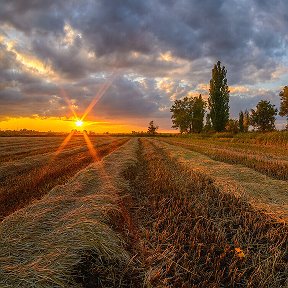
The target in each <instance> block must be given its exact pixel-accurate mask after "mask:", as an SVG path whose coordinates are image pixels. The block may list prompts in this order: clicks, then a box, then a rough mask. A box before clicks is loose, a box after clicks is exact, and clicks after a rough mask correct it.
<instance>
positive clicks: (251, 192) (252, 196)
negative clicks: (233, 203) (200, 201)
mask: <svg viewBox="0 0 288 288" xmlns="http://www.w3.org/2000/svg"><path fill="white" fill-rule="evenodd" d="M154 143H156V144H157V142H156V141H155V142H154ZM159 145H160V146H161V148H162V149H163V150H165V152H166V153H167V154H168V155H169V157H171V158H172V159H173V161H176V162H178V163H180V164H181V165H183V166H184V168H186V169H187V168H188V169H190V170H193V171H197V172H200V173H203V174H205V175H207V176H209V177H210V178H211V179H213V181H214V183H215V185H217V186H218V187H219V188H220V189H221V190H222V191H223V192H226V193H232V194H234V195H236V196H241V197H243V198H246V201H248V202H250V203H251V204H253V205H254V206H257V207H258V209H264V210H265V211H266V213H271V215H273V216H275V217H277V218H279V220H280V219H283V220H285V221H287V220H288V184H287V182H286V181H282V180H276V179H272V178H270V177H267V176H265V175H263V174H261V173H259V172H257V171H255V170H253V169H250V168H247V167H245V166H242V165H232V164H228V163H223V162H220V161H215V160H213V159H211V158H210V157H207V156H206V155H203V154H200V153H197V152H194V151H191V150H187V149H184V148H181V147H179V146H178V147H177V146H174V145H169V144H167V143H163V142H162V141H161V144H159Z"/></svg>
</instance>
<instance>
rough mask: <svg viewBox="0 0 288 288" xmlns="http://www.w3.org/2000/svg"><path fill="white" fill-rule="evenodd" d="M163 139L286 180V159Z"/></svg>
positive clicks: (287, 165) (216, 158) (219, 159)
mask: <svg viewBox="0 0 288 288" xmlns="http://www.w3.org/2000/svg"><path fill="white" fill-rule="evenodd" d="M164 141H165V142H167V143H170V144H173V145H178V146H181V147H185V148H187V149H191V150H193V151H196V152H199V153H202V154H204V155H207V156H209V157H210V158H211V159H213V160H217V161H223V162H226V163H231V164H242V165H245V166H247V167H249V168H252V169H254V170H256V171H258V172H260V173H262V174H265V175H267V176H269V177H272V178H274V179H279V180H288V161H285V160H271V159H267V158H266V157H265V155H264V156H263V155H262V156H259V155H253V154H250V155H249V154H247V153H246V151H243V152H242V153H241V152H236V151H233V149H221V148H213V147H207V146H206V145H205V144H204V143H202V144H194V143H183V142H178V141H174V140H164Z"/></svg>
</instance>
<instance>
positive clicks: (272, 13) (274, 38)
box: [0, 0, 288, 117]
mask: <svg viewBox="0 0 288 288" xmlns="http://www.w3.org/2000/svg"><path fill="white" fill-rule="evenodd" d="M287 11H288V1H286V0H275V1H268V0H263V1H262V0H261V1H260V0H252V1H248V0H242V1H239V0H219V1H215V0H204V1H198V0H180V1H166V0H165V1H164V0H146V1H134V0H125V1H114V0H88V1H76V0H74V1H73V0H71V1H56V0H53V1H46V0H45V1H44V0H39V1H34V0H27V1H8V0H3V1H1V3H0V25H1V24H2V26H3V27H4V28H3V27H2V32H3V29H4V30H5V29H6V28H7V27H9V29H10V32H9V33H8V32H7V33H6V34H5V37H8V38H9V37H12V38H13V35H14V37H16V38H17V37H20V36H18V35H17V36H15V35H16V34H15V33H16V32H17V33H22V34H23V35H22V34H21V37H22V38H21V39H18V40H19V43H18V42H17V43H15V47H16V48H17V49H18V51H20V52H23V53H25V51H26V52H27V53H28V54H32V55H35V56H36V57H37V58H39V59H40V60H41V61H43V63H46V64H47V65H50V66H51V68H52V69H53V71H54V72H55V74H57V75H58V78H59V79H57V80H55V79H54V80H52V83H51V82H47V81H46V80H47V79H45V77H44V76H43V75H41V76H39V77H38V78H39V79H38V78H37V76H35V75H34V74H33V75H32V74H31V73H29V71H28V72H27V71H25V69H23V67H22V66H21V63H19V59H17V57H16V54H15V53H14V52H13V51H8V49H7V47H5V45H4V44H3V43H1V42H0V53H1V54H0V56H1V61H0V66H1V70H0V77H1V86H0V89H2V90H1V93H2V94H0V95H2V96H1V97H2V98H1V99H2V100H1V101H2V102H1V103H2V105H4V104H5V101H7V102H6V103H8V102H9V101H12V102H13V101H14V102H15V104H16V103H20V104H21V105H24V101H23V102H21V101H22V99H25V98H27V99H28V100H27V103H32V104H31V105H34V106H33V107H34V108H35V110H37V111H38V112H39V111H40V112H41V111H44V112H42V113H48V112H47V109H46V110H45V107H44V106H43V107H42V106H41V105H42V103H44V104H43V105H50V104H49V103H50V102H51V101H52V103H54V104H53V105H54V108H53V109H54V110H53V109H52V110H53V111H56V112H55V113H56V114H57V113H60V112H61V111H62V110H61V109H60V108H61V106H63V105H64V104H63V103H64V102H63V100H62V99H61V98H53V97H55V95H56V96H57V97H60V96H59V95H60V94H59V91H60V88H61V87H62V88H63V87H64V88H65V89H66V90H67V93H68V94H69V95H70V96H71V98H73V99H75V101H76V102H77V104H78V105H79V109H84V106H85V105H87V104H89V101H91V99H92V98H93V96H94V95H95V91H96V90H97V88H99V85H100V84H101V82H103V79H101V78H93V77H91V75H97V74H101V73H104V74H107V73H108V74H109V73H110V72H111V71H114V70H115V68H116V70H117V73H120V74H122V75H124V74H126V75H127V74H129V75H130V74H131V75H134V76H133V77H134V80H135V79H136V78H137V77H138V76H143V79H145V80H143V81H144V82H145V81H146V83H144V82H143V81H142V82H141V83H140V82H137V81H132V80H133V79H132V78H133V77H132V76H131V79H132V80H131V79H130V80H129V79H127V78H125V77H120V78H118V79H117V80H116V81H114V83H113V84H112V86H111V87H110V89H109V90H108V91H107V94H106V95H105V97H103V99H101V100H100V101H99V103H98V105H97V106H96V107H95V113H100V114H101V113H102V114H103V115H104V114H105V115H108V116H109V117H113V115H115V116H117V117H125V116H129V117H130V116H131V117H132V116H135V115H138V116H141V117H142V116H143V117H144V116H147V117H150V115H151V116H153V115H158V116H159V115H167V112H166V111H167V109H166V110H165V109H162V111H164V112H162V114H161V111H160V110H161V108H163V107H164V108H165V107H166V108H167V107H168V106H169V104H170V100H169V97H174V98H179V97H183V96H184V95H185V94H188V93H190V92H191V90H193V89H195V87H196V86H197V84H199V83H208V82H209V80H210V77H211V69H212V67H213V64H214V63H215V62H216V61H217V60H221V62H222V63H223V64H224V65H225V66H226V68H227V69H228V83H229V85H247V84H251V85H253V84H254V83H257V82H261V81H266V80H269V79H271V77H272V75H273V73H275V71H277V69H279V65H280V64H281V63H282V62H283V59H284V60H285V57H286V60H287V43H288V30H287V27H288V16H287ZM5 25H6V26H5ZM67 25H68V26H69V27H71V29H72V32H73V33H74V34H73V33H72V32H71V31H70V32H71V33H72V34H73V35H72V36H71V35H68V34H69V33H68V32H69V31H68V30H69V29H70V28H69V29H68V30H67V29H66V30H65V27H66V28H67ZM5 27H6V28H5ZM11 27H12V28H13V29H14V30H15V31H16V32H15V31H13V30H11V29H12V28H11ZM7 29H8V28H7ZM67 31H68V32H67ZM3 33H4V32H3ZM3 33H2V34H3ZM7 35H8V36H7ZM19 35H20V34H19ZM65 37H66V38H67V37H68V38H69V37H70V38H69V39H68V40H65ZM71 37H72V38H71ZM63 39H64V40H65V41H66V42H65V41H64V40H63ZM20 40H21V41H20ZM16 48H15V49H16ZM168 51H170V52H171V55H170V56H171V57H170V56H169V55H168V54H167V55H168V56H169V57H168V56H167V55H166V56H165V55H164V56H165V57H166V58H165V57H163V59H162V58H161V57H162V56H161V55H162V54H163V53H167V52H168ZM161 53H162V54H161ZM170 58H171V59H170ZM15 71H16V72H15ZM157 77H169V78H170V79H171V81H172V82H173V83H170V84H171V85H170V86H171V87H170V90H169V91H168V90H167V89H166V90H165V89H164V88H163V89H162V90H161V89H160V88H159V87H158V86H157V83H156V82H157V81H156V80H155V79H154V78H157ZM182 79H185V80H186V81H189V84H187V85H186V86H183V85H182V84H181V80H182ZM53 81H54V82H53ZM59 83H61V85H60V84H59ZM181 85H182V86H181ZM60 86H61V87H60ZM11 89H12V90H11ZM15 89H16V90H15ZM15 91H16V92H15ZM13 93H14V94H13ZM9 95H10V96H9ZM13 95H14V96H13ZM273 95H274V94H273ZM247 96H249V95H247ZM250 96H255V95H250ZM262 96H263V95H262V94H261V97H262ZM276 96H277V95H276ZM276 96H275V95H274V96H273V97H276ZM9 97H10V98H11V99H10V98H9ZM15 97H16V98H15ZM17 97H20V98H17ZM21 97H22V98H21ZM37 97H38V98H39V99H41V100H39V102H37ZM49 97H50V98H49ZM235 97H236V96H235ZM257 97H258V96H257ZM257 97H256V96H255V97H254V98H253V97H252V98H253V99H252V98H251V99H250V100H249V97H247V99H248V100H247V101H248V102H249V101H250V102H249V103H248V102H247V101H246V98H245V97H244V98H243V97H238V98H237V99H236V98H231V107H232V108H231V109H232V110H233V111H232V114H233V115H234V114H235V113H236V110H235V111H234V108H233V107H234V106H235V107H236V106H237V107H240V106H241V105H242V106H243V108H244V106H245V105H246V106H249V107H250V106H251V105H252V104H253V105H254V102H255V101H256V99H257V100H258V98H257ZM259 97H260V96H259ZM8 98H9V99H10V100H9V101H8ZM5 99H6V100H5ZM17 99H18V100H17ZM33 99H34V100H33ZM43 99H44V100H43ZM259 99H260V98H259ZM42 100H43V102H42ZM254 100H255V101H254ZM29 101H30V102H29ZM49 101H50V102H49ZM237 101H239V102H237ZM253 101H254V102H253ZM12 102H11V103H12ZM14 102H13V103H14ZM11 103H10V104H11ZM240 103H242V104H241V105H240ZM250 104H251V105H250ZM37 105H38V106H37ZM51 105H52V104H51ZM18 106H19V105H18ZM24 106H25V105H24ZM24 106H23V107H24ZM26 106H27V105H26ZM26 106H25V107H26ZM36 106H37V107H36ZM82 106H83V107H82ZM242 106H241V107H242ZM34 108H33V109H34ZM18 109H20V110H21V107H18ZM25 109H26V108H25ZM97 109H98V110H97ZM159 109H160V110H159ZM52 110H51V109H50V112H49V113H52V112H51V111H52ZM2 111H3V110H2ZM25 111H26V110H25ZM31 111H32V109H31ZM45 111H46V112H45ZM159 111H160V112H159ZM38 112H37V113H38ZM40 112H39V113H40ZM2 113H3V112H2ZM33 113H34V112H33ZM61 113H62V112H61ZM237 113H238V112H237ZM237 113H236V114H237ZM57 115H58V114H57ZM159 117H160V116H159Z"/></svg>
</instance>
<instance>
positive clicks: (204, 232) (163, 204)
mask: <svg viewBox="0 0 288 288" xmlns="http://www.w3.org/2000/svg"><path fill="white" fill-rule="evenodd" d="M166 145H167V144H166ZM164 146H165V145H164V144H163V143H161V142H157V141H153V140H146V139H141V147H142V149H141V150H140V151H142V153H138V160H139V165H138V168H137V169H138V174H137V173H134V174H136V176H134V177H131V175H133V171H131V172H130V173H127V172H126V173H127V179H130V181H131V183H130V185H131V187H134V190H131V193H132V194H133V198H134V201H135V203H136V204H137V208H136V210H135V209H133V210H134V211H133V210H131V213H134V215H135V218H136V219H137V220H138V223H139V230H140V231H141V239H142V242H143V246H144V249H145V253H146V255H147V257H146V265H147V267H148V268H150V269H149V272H148V273H147V276H146V285H147V286H148V287H159V288H160V287H191V288H192V287H193V288H199V287H203V288H204V287H205V288H212V287H213V288H216V287H249V288H254V287H257V288H267V287H269V288H276V287H277V288H278V287H286V286H285V285H287V284H288V283H287V282H286V280H287V279H286V276H287V273H288V270H287V268H288V265H287V237H288V234H287V232H288V230H287V227H286V226H285V224H284V223H281V222H277V221H276V220H275V219H273V218H272V217H270V216H269V215H267V214H264V213H262V212H261V211H258V210H257V209H254V207H253V206H251V205H250V204H249V203H247V202H246V201H245V199H242V197H236V196H235V195H234V194H229V193H224V192H223V191H221V189H219V188H218V187H217V186H215V185H214V183H213V181H212V180H211V178H209V177H207V176H205V175H204V174H203V173H199V172H195V171H193V169H190V168H189V167H186V168H185V167H183V166H182V165H181V164H179V163H178V162H177V161H175V158H172V157H171V156H170V155H169V153H168V149H165V147H164ZM172 148H173V149H176V148H175V147H173V146H172ZM180 149H181V148H178V150H180ZM191 164H192V163H191Z"/></svg>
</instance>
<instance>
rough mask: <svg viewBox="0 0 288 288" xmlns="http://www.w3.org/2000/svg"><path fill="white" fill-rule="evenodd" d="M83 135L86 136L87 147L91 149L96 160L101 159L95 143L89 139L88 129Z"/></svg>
mask: <svg viewBox="0 0 288 288" xmlns="http://www.w3.org/2000/svg"><path fill="white" fill-rule="evenodd" d="M83 136H84V139H85V141H86V144H87V147H88V149H89V152H90V154H91V156H92V158H93V160H94V161H95V162H96V161H99V156H98V154H97V152H96V150H95V148H94V146H93V144H92V143H91V140H90V139H89V136H88V135H87V133H86V131H84V132H83Z"/></svg>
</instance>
